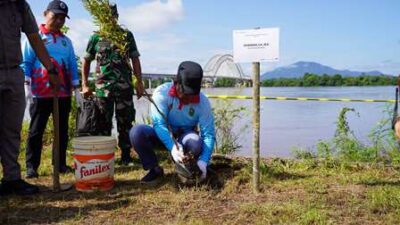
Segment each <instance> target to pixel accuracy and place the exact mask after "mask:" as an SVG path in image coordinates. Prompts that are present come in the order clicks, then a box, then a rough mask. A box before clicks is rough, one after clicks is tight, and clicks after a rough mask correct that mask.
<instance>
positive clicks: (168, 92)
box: [129, 61, 215, 183]
mask: <svg viewBox="0 0 400 225" xmlns="http://www.w3.org/2000/svg"><path fill="white" fill-rule="evenodd" d="M202 78H203V70H202V68H201V66H200V65H199V64H197V63H195V62H191V61H185V62H182V63H181V64H180V65H179V68H178V73H177V76H176V78H175V79H174V82H171V83H165V84H162V85H160V86H159V87H157V88H156V89H155V90H154V93H153V100H154V102H155V105H156V106H157V107H155V106H154V105H152V106H151V109H150V114H151V119H152V121H153V127H150V126H147V125H137V126H135V127H134V128H132V129H131V131H130V134H129V135H130V140H131V143H132V146H133V148H134V149H135V151H136V152H137V153H138V155H139V158H140V160H141V162H142V164H143V168H144V169H145V170H149V172H148V173H147V175H145V176H144V177H143V178H142V180H141V181H142V182H143V183H149V182H152V181H154V180H156V179H157V178H159V177H162V176H163V169H162V168H161V167H160V166H159V164H158V160H157V157H156V155H155V153H154V148H155V146H156V145H157V143H162V144H163V145H164V146H165V148H166V149H167V150H168V151H169V152H170V153H171V155H172V158H173V160H174V161H175V162H176V163H182V162H183V161H184V158H185V155H184V153H183V151H184V149H185V152H190V153H191V154H192V155H193V156H194V157H195V158H196V160H197V166H198V168H199V169H200V171H201V179H204V178H205V177H206V176H207V165H208V163H209V161H210V158H211V154H212V152H213V149H214V141H215V131H214V117H213V114H212V109H211V106H210V102H209V100H208V98H207V97H206V96H205V95H204V94H203V93H201V92H200V88H201V81H202ZM157 108H158V109H157ZM168 126H169V127H170V128H171V130H172V133H173V134H172V135H173V136H172V135H171V134H170V131H169V129H168ZM173 138H174V139H176V140H177V142H178V144H177V145H176V144H175V143H174V140H173Z"/></svg>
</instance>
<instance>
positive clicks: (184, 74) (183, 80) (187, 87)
mask: <svg viewBox="0 0 400 225" xmlns="http://www.w3.org/2000/svg"><path fill="white" fill-rule="evenodd" d="M202 79H203V69H202V68H201V66H200V65H199V64H198V63H195V62H191V61H185V62H182V63H181V64H180V65H179V68H178V74H177V76H176V81H177V83H178V84H180V85H181V87H182V89H183V90H182V92H183V93H184V94H185V95H198V94H199V93H200V88H201V80H202Z"/></svg>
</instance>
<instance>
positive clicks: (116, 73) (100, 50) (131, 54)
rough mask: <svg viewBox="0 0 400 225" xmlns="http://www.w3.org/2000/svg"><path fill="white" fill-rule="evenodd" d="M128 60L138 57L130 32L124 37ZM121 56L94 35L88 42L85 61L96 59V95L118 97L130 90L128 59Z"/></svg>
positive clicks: (130, 74) (98, 36)
mask: <svg viewBox="0 0 400 225" xmlns="http://www.w3.org/2000/svg"><path fill="white" fill-rule="evenodd" d="M126 42H127V43H128V44H127V49H128V51H127V53H128V58H136V57H139V56H140V54H139V51H138V49H137V46H136V42H135V38H134V36H133V34H132V32H130V31H127V36H126ZM128 58H127V57H124V56H122V55H121V53H120V51H119V50H118V49H117V48H116V46H114V45H113V44H112V43H111V42H110V41H109V40H107V39H105V38H103V37H101V36H100V35H99V34H98V33H94V34H93V35H92V36H91V37H90V39H89V42H88V45H87V48H86V55H85V59H86V60H88V61H92V60H94V59H96V61H97V66H96V67H97V68H96V69H98V72H99V74H98V76H97V77H96V95H97V96H99V97H107V96H109V93H113V94H114V95H118V93H119V92H121V91H126V90H132V91H133V86H132V71H131V68H130V66H129V63H130V62H129V61H128V60H129V59H128Z"/></svg>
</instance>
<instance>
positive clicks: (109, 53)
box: [82, 5, 144, 165]
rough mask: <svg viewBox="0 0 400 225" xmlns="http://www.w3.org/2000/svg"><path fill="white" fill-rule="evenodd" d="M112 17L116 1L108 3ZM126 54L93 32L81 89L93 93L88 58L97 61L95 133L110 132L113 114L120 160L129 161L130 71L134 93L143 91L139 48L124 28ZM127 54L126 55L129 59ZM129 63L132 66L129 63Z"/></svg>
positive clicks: (131, 113) (131, 88)
mask: <svg viewBox="0 0 400 225" xmlns="http://www.w3.org/2000/svg"><path fill="white" fill-rule="evenodd" d="M110 7H111V11H112V13H113V16H114V18H115V19H116V20H117V19H118V12H117V8H116V5H111V6H110ZM126 38H127V43H128V51H127V52H128V57H126V56H123V55H121V53H120V50H119V49H118V48H116V46H114V45H113V44H112V43H111V42H110V41H108V40H107V39H105V38H103V37H101V36H100V35H99V34H98V33H97V32H95V33H94V34H93V35H92V36H91V38H90V40H89V43H88V45H87V48H86V56H85V57H84V59H83V62H82V92H83V94H84V96H89V95H91V94H92V92H91V90H90V88H89V85H88V76H89V72H90V62H91V61H92V60H94V59H95V60H96V61H97V66H96V67H97V68H96V70H97V71H96V72H97V77H96V81H95V87H96V90H95V91H96V96H97V97H98V98H97V99H98V103H99V107H100V112H101V113H100V114H101V115H100V117H101V118H99V120H100V121H102V123H101V125H100V126H101V127H99V129H98V130H100V133H99V134H98V135H107V136H110V135H111V130H112V117H113V115H114V106H115V114H116V120H117V130H118V146H119V148H120V149H121V151H122V155H121V164H123V165H129V164H130V163H131V162H132V158H131V156H130V149H131V144H130V141H129V130H130V129H131V127H132V122H133V121H134V120H135V109H134V106H133V99H132V95H133V84H132V72H133V73H134V75H135V76H136V79H137V82H136V94H137V96H138V97H140V96H141V95H142V94H143V90H144V89H143V84H142V81H141V75H142V71H141V65H140V60H139V56H140V54H139V51H138V49H137V47H136V42H135V38H134V36H133V34H132V33H131V32H130V31H127V37H126ZM128 58H129V59H128ZM130 63H132V69H133V71H132V69H131V65H129V64H130Z"/></svg>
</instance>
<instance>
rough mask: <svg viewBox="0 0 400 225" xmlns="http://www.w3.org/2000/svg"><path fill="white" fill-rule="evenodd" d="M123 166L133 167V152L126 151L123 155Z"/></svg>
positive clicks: (121, 162) (121, 163)
mask: <svg viewBox="0 0 400 225" xmlns="http://www.w3.org/2000/svg"><path fill="white" fill-rule="evenodd" d="M120 165H121V166H133V158H132V157H131V150H130V149H124V150H122V154H121V161H120Z"/></svg>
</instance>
